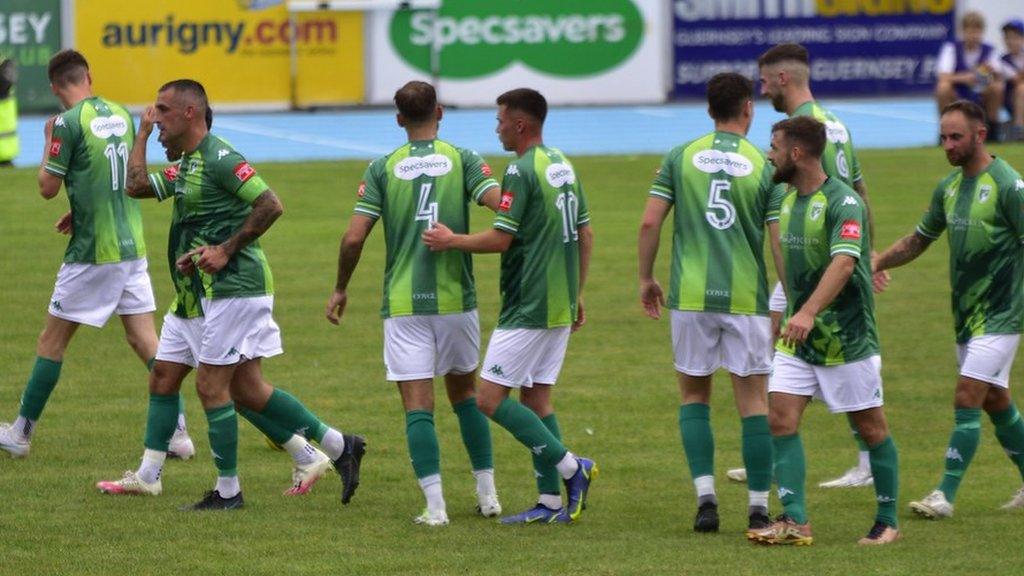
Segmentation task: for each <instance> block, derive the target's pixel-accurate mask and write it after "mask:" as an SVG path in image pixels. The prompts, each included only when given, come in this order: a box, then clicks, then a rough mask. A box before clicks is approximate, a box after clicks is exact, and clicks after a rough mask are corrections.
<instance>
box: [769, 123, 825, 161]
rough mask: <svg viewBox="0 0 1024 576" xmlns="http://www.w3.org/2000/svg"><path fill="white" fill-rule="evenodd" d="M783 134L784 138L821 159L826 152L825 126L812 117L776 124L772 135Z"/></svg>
mask: <svg viewBox="0 0 1024 576" xmlns="http://www.w3.org/2000/svg"><path fill="white" fill-rule="evenodd" d="M775 132H782V135H783V137H785V138H786V139H787V140H792V141H794V142H796V143H797V144H800V145H801V147H802V148H803V149H804V151H805V152H807V153H808V154H810V155H811V156H814V157H815V158H821V154H822V152H824V151H825V125H824V124H822V123H821V122H819V121H818V120H815V119H814V118H811V117H810V116H793V117H792V118H786V119H785V120H781V121H779V122H776V123H775V124H774V125H773V126H772V133H773V134H774V133H775Z"/></svg>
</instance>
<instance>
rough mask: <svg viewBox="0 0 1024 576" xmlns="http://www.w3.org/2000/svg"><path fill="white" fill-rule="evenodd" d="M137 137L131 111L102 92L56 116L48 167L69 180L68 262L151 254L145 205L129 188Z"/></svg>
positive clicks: (104, 261)
mask: <svg viewBox="0 0 1024 576" xmlns="http://www.w3.org/2000/svg"><path fill="white" fill-rule="evenodd" d="M134 141H135V125H134V124H133V123H132V117H131V115H130V114H128V111H127V110H125V109H124V107H123V106H121V105H120V104H117V103H114V102H111V101H109V100H105V99H103V98H100V97H98V96H93V97H90V98H85V99H83V100H82V101H80V102H79V103H78V104H75V105H74V106H73V107H72V108H71V109H69V110H67V111H66V112H64V113H63V114H61V115H60V116H57V119H56V120H55V121H54V126H53V135H52V137H51V139H50V148H49V149H48V150H47V151H46V161H45V163H44V165H43V169H44V170H46V171H47V172H49V173H50V174H53V175H55V176H58V177H60V178H62V179H63V180H64V187H65V188H67V192H68V200H69V201H70V203H71V216H72V221H73V231H72V233H71V241H70V242H68V248H67V250H66V251H65V252H64V261H65V262H81V263H89V264H107V263H111V262H121V261H124V260H134V259H136V258H141V257H143V256H145V255H146V244H145V242H144V241H143V235H142V214H141V212H140V211H139V204H138V202H137V201H136V200H135V199H133V198H129V197H128V196H127V195H125V193H124V181H125V177H126V175H127V170H128V152H129V151H130V150H131V149H132V143H133V142H134Z"/></svg>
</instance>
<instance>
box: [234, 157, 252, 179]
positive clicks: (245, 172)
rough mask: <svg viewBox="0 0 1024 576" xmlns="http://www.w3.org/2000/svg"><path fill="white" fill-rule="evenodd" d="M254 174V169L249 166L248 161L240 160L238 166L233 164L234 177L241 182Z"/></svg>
mask: <svg viewBox="0 0 1024 576" xmlns="http://www.w3.org/2000/svg"><path fill="white" fill-rule="evenodd" d="M254 174H256V169H255V168H253V167H252V166H250V165H249V163H248V162H245V161H242V162H241V163H240V164H239V165H238V166H235V177H236V178H238V179H239V180H240V181H242V182H245V181H246V180H248V179H249V178H252V177H253V175H254Z"/></svg>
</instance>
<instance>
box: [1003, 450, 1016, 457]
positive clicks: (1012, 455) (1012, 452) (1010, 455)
mask: <svg viewBox="0 0 1024 576" xmlns="http://www.w3.org/2000/svg"><path fill="white" fill-rule="evenodd" d="M1003 452H1006V455H1007V456H1009V457H1010V458H1013V457H1014V456H1020V452H1018V451H1016V450H1011V449H1009V448H1003Z"/></svg>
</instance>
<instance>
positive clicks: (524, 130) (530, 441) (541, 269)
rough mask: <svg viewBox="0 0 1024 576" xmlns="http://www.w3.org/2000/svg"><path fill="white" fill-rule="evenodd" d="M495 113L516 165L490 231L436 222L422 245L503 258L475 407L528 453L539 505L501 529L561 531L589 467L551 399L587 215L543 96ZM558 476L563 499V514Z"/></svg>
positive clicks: (586, 243)
mask: <svg viewBox="0 0 1024 576" xmlns="http://www.w3.org/2000/svg"><path fill="white" fill-rule="evenodd" d="M497 103H498V127H497V133H498V138H499V140H501V143H502V145H503V146H504V147H505V149H506V150H509V151H514V152H515V153H516V156H517V158H516V159H515V160H513V161H512V163H511V164H509V166H508V169H506V171H505V176H504V177H503V178H502V184H501V201H500V203H499V206H498V214H497V216H496V217H495V219H494V227H493V228H491V229H490V230H488V231H486V232H481V233H478V234H472V235H467V234H455V233H453V232H452V230H451V228H449V227H448V226H446V225H445V224H444V223H443V222H440V221H439V222H438V223H437V224H436V225H435V226H434V227H433V228H431V229H428V230H427V231H425V232H424V233H423V241H424V242H425V243H426V244H427V245H428V246H429V247H430V248H431V249H432V250H448V249H455V250H462V251H465V252H501V253H502V255H501V300H502V305H501V315H500V316H499V318H498V326H497V328H495V330H494V334H493V335H492V336H491V341H490V343H489V344H488V347H487V354H486V355H485V357H484V364H483V366H484V368H483V372H482V375H481V383H480V389H479V391H478V394H477V404H478V405H479V406H480V409H481V410H482V411H483V412H484V413H485V414H487V415H488V416H489V417H490V418H491V419H493V420H494V421H495V422H497V423H498V424H500V425H501V426H502V427H503V428H505V429H506V430H508V431H509V432H511V433H512V434H513V435H514V436H515V438H516V440H519V442H520V443H522V444H523V445H524V446H526V447H527V448H529V449H530V450H531V452H532V453H533V459H534V469H535V472H536V475H537V488H538V491H539V492H540V497H539V499H538V502H537V504H536V505H535V506H534V507H532V508H530V509H528V510H526V511H524V512H521V513H519V514H515V515H512V516H506V517H504V518H502V519H501V522H502V523H504V524H524V523H533V522H559V521H562V522H568V521H572V520H576V519H577V518H578V517H579V515H580V513H581V512H582V511H583V506H584V504H585V502H586V497H587V491H588V490H589V487H590V482H591V480H592V479H593V478H594V477H596V474H597V466H596V465H595V464H594V462H593V461H592V460H590V459H588V458H581V457H577V456H574V455H573V453H572V452H569V451H568V450H567V449H566V448H565V446H564V445H563V444H562V442H561V440H560V436H561V434H560V433H559V429H558V422H557V420H556V419H555V414H554V408H553V406H552V404H551V393H552V389H553V388H554V384H555V381H556V380H557V378H558V373H559V372H560V371H561V368H562V362H563V360H564V359H565V350H566V347H567V346H568V343H569V333H570V332H571V331H573V330H577V329H579V328H580V327H582V326H583V323H584V322H585V318H586V317H585V315H584V311H583V297H582V294H583V287H584V285H585V284H586V278H587V270H588V268H589V266H590V252H591V247H592V245H593V233H592V232H591V230H590V225H589V222H590V213H589V212H588V211H587V203H586V200H585V198H584V196H583V188H582V186H581V185H580V183H579V180H578V179H577V178H576V172H575V171H574V170H573V167H572V164H571V163H570V162H569V160H568V159H567V158H566V157H565V156H564V155H563V154H562V153H561V151H559V150H557V149H555V148H550V147H548V146H545V145H544V141H543V126H544V119H545V118H546V117H547V111H548V106H547V101H546V100H545V99H544V96H543V95H541V94H540V93H539V92H537V91H536V90H532V89H529V88H519V89H516V90H511V91H509V92H506V93H504V94H502V95H501V96H499V97H498V100H497ZM513 388H518V389H519V390H520V400H521V402H517V401H515V400H513V399H512V398H510V397H509V395H510V392H511V391H512V389H513ZM559 476H561V478H562V479H563V480H564V483H565V487H566V492H567V496H566V499H567V503H566V505H565V506H564V507H563V506H562V496H561V489H560V487H559V483H558V479H559Z"/></svg>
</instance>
